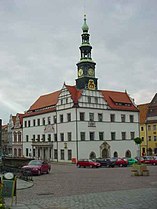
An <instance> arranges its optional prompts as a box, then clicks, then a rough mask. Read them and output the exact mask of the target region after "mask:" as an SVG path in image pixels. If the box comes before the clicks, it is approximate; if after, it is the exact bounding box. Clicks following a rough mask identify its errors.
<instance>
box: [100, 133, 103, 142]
mask: <svg viewBox="0 0 157 209" xmlns="http://www.w3.org/2000/svg"><path fill="white" fill-rule="evenodd" d="M99 140H100V141H103V140H104V132H99Z"/></svg>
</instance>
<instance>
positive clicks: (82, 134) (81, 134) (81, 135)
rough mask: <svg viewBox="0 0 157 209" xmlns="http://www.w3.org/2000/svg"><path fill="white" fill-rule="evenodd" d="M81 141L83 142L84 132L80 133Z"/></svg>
mask: <svg viewBox="0 0 157 209" xmlns="http://www.w3.org/2000/svg"><path fill="white" fill-rule="evenodd" d="M80 137H81V141H85V132H81V133H80Z"/></svg>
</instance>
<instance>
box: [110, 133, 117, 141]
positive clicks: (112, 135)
mask: <svg viewBox="0 0 157 209" xmlns="http://www.w3.org/2000/svg"><path fill="white" fill-rule="evenodd" d="M115 139H116V132H111V140H115Z"/></svg>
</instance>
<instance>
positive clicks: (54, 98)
mask: <svg viewBox="0 0 157 209" xmlns="http://www.w3.org/2000/svg"><path fill="white" fill-rule="evenodd" d="M64 85H65V87H66V88H67V89H68V91H69V93H70V94H71V98H72V100H73V102H74V105H75V104H77V103H78V100H79V98H80V97H81V95H82V92H83V90H78V89H77V88H76V86H69V85H66V84H64ZM61 91H62V90H59V91H56V92H53V93H50V94H46V95H42V96H40V97H39V98H38V99H37V101H36V102H35V103H34V104H33V105H32V106H31V107H30V109H29V110H28V112H27V113H26V114H25V115H24V117H28V115H29V116H31V115H36V114H43V113H46V112H47V111H48V112H49V111H54V109H53V108H54V107H55V105H56V104H57V102H58V97H59V95H60V93H61ZM99 92H100V93H102V95H103V97H104V100H105V101H106V102H107V104H108V106H109V107H110V108H111V109H115V110H130V111H138V109H137V107H136V106H135V105H134V104H133V102H132V101H131V99H130V97H129V96H128V94H127V93H126V92H117V91H107V90H99ZM47 108H48V109H47ZM51 108H52V109H51ZM42 109H43V110H42ZM35 110H40V113H39V112H38V113H37V111H36V112H35Z"/></svg>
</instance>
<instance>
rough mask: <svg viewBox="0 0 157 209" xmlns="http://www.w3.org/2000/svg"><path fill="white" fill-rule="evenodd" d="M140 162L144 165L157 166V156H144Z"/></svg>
mask: <svg viewBox="0 0 157 209" xmlns="http://www.w3.org/2000/svg"><path fill="white" fill-rule="evenodd" d="M140 162H141V163H144V164H150V165H157V156H143V157H141V159H140Z"/></svg>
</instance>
